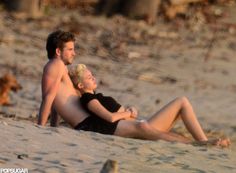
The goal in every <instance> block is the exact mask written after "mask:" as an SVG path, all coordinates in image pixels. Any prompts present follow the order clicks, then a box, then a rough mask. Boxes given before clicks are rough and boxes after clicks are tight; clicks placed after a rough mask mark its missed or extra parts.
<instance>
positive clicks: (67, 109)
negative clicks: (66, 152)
mask: <svg viewBox="0 0 236 173" xmlns="http://www.w3.org/2000/svg"><path fill="white" fill-rule="evenodd" d="M74 42H75V36H74V35H73V34H71V33H69V32H64V31H60V30H59V31H55V32H53V33H51V34H50V35H49V36H48V39H47V45H46V49H47V54H48V59H49V61H48V63H47V64H46V65H45V67H44V70H43V77H42V102H41V106H40V111H39V119H38V124H40V125H43V126H44V125H45V124H46V122H47V120H48V117H49V115H50V114H51V119H52V121H51V125H53V126H54V125H56V124H55V123H56V122H57V120H58V114H59V115H60V116H61V117H62V118H63V119H64V120H65V121H66V122H67V123H69V124H70V125H71V126H72V127H74V126H76V125H77V124H78V123H79V122H81V121H82V120H83V119H85V118H86V117H87V114H86V113H85V112H84V111H83V109H81V108H80V107H79V106H78V99H79V97H78V94H77V92H76V90H75V89H74V87H73V84H72V82H71V80H70V78H69V76H68V70H67V67H66V65H68V64H71V63H72V61H73V59H74V57H75V50H74Z"/></svg>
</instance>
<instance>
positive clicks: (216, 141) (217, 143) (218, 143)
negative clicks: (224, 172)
mask: <svg viewBox="0 0 236 173" xmlns="http://www.w3.org/2000/svg"><path fill="white" fill-rule="evenodd" d="M193 144H194V145H199V146H201V145H215V146H219V147H222V148H225V147H228V146H230V144H231V141H230V139H229V138H225V139H221V138H219V139H211V140H208V141H197V142H194V143H193Z"/></svg>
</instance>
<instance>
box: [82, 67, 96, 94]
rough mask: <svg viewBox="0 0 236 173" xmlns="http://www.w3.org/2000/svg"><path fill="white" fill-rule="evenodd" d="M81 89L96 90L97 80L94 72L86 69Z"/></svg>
mask: <svg viewBox="0 0 236 173" xmlns="http://www.w3.org/2000/svg"><path fill="white" fill-rule="evenodd" d="M81 84H82V85H81V89H82V90H83V91H90V92H91V91H94V90H95V89H96V88H97V82H96V79H95V77H94V76H93V74H92V73H91V71H90V70H88V69H85V71H84V74H83V78H82V82H81Z"/></svg>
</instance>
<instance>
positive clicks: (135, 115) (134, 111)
mask: <svg viewBox="0 0 236 173" xmlns="http://www.w3.org/2000/svg"><path fill="white" fill-rule="evenodd" d="M126 110H128V111H130V112H131V115H130V117H131V118H134V119H136V118H137V117H138V111H137V109H136V108H135V107H128V108H126Z"/></svg>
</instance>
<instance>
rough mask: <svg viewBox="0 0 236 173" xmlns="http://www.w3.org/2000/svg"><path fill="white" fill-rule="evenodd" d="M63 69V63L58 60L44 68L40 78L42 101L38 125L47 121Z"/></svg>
mask: <svg viewBox="0 0 236 173" xmlns="http://www.w3.org/2000/svg"><path fill="white" fill-rule="evenodd" d="M64 70H65V65H64V63H63V62H62V61H60V60H54V61H53V62H51V64H48V65H47V66H46V67H45V69H44V73H43V78H42V102H41V106H40V110H39V118H38V124H39V125H43V126H44V125H45V124H46V123H47V120H48V116H49V114H50V113H51V109H52V103H53V101H54V99H55V97H56V93H57V91H58V88H59V85H60V82H61V79H62V75H63V72H64Z"/></svg>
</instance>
